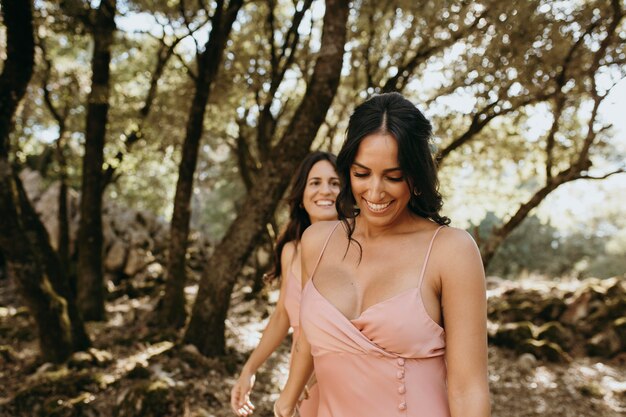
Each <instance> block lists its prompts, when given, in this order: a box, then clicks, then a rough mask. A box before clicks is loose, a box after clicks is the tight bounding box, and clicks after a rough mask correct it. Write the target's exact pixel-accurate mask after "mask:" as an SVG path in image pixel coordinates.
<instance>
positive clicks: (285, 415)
mask: <svg viewBox="0 0 626 417" xmlns="http://www.w3.org/2000/svg"><path fill="white" fill-rule="evenodd" d="M296 415H297V414H296V405H295V404H289V401H287V400H286V399H285V398H284V397H283V395H282V394H281V396H280V397H279V398H278V400H276V402H275V403H274V417H295V416H296Z"/></svg>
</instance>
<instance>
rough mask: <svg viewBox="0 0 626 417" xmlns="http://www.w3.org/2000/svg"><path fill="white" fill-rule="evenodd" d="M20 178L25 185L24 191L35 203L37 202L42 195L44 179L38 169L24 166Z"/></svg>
mask: <svg viewBox="0 0 626 417" xmlns="http://www.w3.org/2000/svg"><path fill="white" fill-rule="evenodd" d="M19 175H20V180H22V185H23V186H24V191H25V192H26V195H27V196H28V199H29V200H30V202H31V203H32V204H33V205H36V204H37V201H38V200H39V198H40V197H41V189H42V182H43V181H42V179H41V175H40V174H39V172H38V171H35V170H32V169H30V168H24V169H23V170H21V171H20V174H19Z"/></svg>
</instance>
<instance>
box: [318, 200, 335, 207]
mask: <svg viewBox="0 0 626 417" xmlns="http://www.w3.org/2000/svg"><path fill="white" fill-rule="evenodd" d="M315 204H317V205H318V206H323V207H330V206H332V205H334V204H335V202H334V201H331V200H319V201H316V202H315Z"/></svg>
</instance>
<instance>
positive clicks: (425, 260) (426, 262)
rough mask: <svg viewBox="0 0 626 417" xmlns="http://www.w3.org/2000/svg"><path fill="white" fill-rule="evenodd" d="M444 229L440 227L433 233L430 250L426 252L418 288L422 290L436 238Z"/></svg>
mask: <svg viewBox="0 0 626 417" xmlns="http://www.w3.org/2000/svg"><path fill="white" fill-rule="evenodd" d="M443 227H444V226H443V225H442V226H439V227H438V228H437V230H435V233H433V237H432V238H431V239H430V244H429V245H428V250H427V251H426V256H425V257H424V264H423V265H422V271H421V272H420V278H419V283H418V288H422V281H424V274H425V273H426V265H427V264H428V258H430V251H431V250H432V248H433V243H434V242H435V238H436V237H437V233H439V231H440V230H441V229H442V228H443Z"/></svg>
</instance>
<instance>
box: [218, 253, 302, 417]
mask: <svg viewBox="0 0 626 417" xmlns="http://www.w3.org/2000/svg"><path fill="white" fill-rule="evenodd" d="M294 255H295V245H294V244H293V243H292V242H289V243H287V244H286V245H285V246H284V248H283V253H282V254H281V264H282V265H281V267H282V274H281V283H280V295H279V297H278V302H277V303H276V308H275V309H274V312H273V313H272V315H271V316H270V319H269V322H268V323H267V326H266V327H265V330H263V336H261V340H260V341H259V344H258V346H257V347H256V348H255V349H254V351H253V352H252V354H251V355H250V357H249V358H248V360H247V361H246V363H245V365H244V366H243V368H242V370H241V374H240V375H239V378H238V379H237V382H235V385H234V386H233V388H232V390H231V392H230V405H231V408H232V410H233V411H234V412H235V414H237V415H239V416H247V415H250V414H252V412H253V410H254V405H253V404H252V402H251V401H250V391H251V390H252V387H253V385H254V381H255V374H256V371H257V369H259V367H260V366H261V365H263V363H265V361H266V360H267V358H269V356H270V355H271V354H272V353H274V351H275V350H276V349H277V348H278V346H280V344H281V343H282V341H283V340H284V339H285V336H287V332H288V331H289V316H288V315H287V310H286V309H285V298H284V297H285V294H286V292H285V287H286V283H287V279H288V276H287V274H288V271H289V267H290V265H291V260H292V259H293V257H294Z"/></svg>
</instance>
